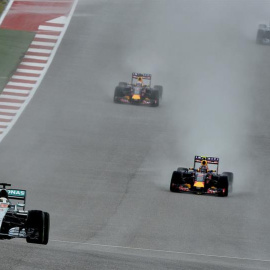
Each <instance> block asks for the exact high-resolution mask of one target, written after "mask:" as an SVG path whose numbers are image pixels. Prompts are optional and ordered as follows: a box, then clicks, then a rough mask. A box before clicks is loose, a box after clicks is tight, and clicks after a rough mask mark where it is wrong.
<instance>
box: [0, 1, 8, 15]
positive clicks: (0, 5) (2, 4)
mask: <svg viewBox="0 0 270 270" xmlns="http://www.w3.org/2000/svg"><path fill="white" fill-rule="evenodd" d="M7 2H8V1H7V0H0V16H1V13H2V12H3V10H4V9H5V6H6V4H7Z"/></svg>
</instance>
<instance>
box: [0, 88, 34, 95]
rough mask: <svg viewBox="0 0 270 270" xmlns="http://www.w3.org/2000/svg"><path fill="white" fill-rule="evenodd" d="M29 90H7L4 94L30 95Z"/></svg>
mask: <svg viewBox="0 0 270 270" xmlns="http://www.w3.org/2000/svg"><path fill="white" fill-rule="evenodd" d="M29 92H30V91H29V90H18V89H8V88H5V89H4V90H3V92H2V93H15V94H28V93H29Z"/></svg>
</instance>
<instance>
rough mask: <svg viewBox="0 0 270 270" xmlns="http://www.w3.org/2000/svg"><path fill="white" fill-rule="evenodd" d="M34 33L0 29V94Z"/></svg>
mask: <svg viewBox="0 0 270 270" xmlns="http://www.w3.org/2000/svg"><path fill="white" fill-rule="evenodd" d="M34 35H35V33H32V32H24V31H14V30H6V29H0V93H2V91H3V89H4V87H5V85H6V83H7V82H8V80H9V79H10V77H11V76H12V74H13V73H14V71H15V70H16V68H17V66H18V64H19V63H20V61H21V59H22V58H23V56H24V54H25V52H26V51H27V49H28V47H29V46H30V44H31V42H32V40H33V38H34Z"/></svg>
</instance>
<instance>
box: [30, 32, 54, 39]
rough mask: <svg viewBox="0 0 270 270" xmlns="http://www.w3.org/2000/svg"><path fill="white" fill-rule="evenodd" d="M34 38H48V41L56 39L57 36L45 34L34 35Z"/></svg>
mask: <svg viewBox="0 0 270 270" xmlns="http://www.w3.org/2000/svg"><path fill="white" fill-rule="evenodd" d="M35 38H48V39H58V36H53V35H46V34H41V33H40V34H36V36H35Z"/></svg>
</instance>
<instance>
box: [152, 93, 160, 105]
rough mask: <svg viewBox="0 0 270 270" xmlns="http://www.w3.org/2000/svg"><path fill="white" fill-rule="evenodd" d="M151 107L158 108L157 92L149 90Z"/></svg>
mask: <svg viewBox="0 0 270 270" xmlns="http://www.w3.org/2000/svg"><path fill="white" fill-rule="evenodd" d="M150 99H151V106H152V107H158V106H159V92H158V91H157V90H151V95H150Z"/></svg>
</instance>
